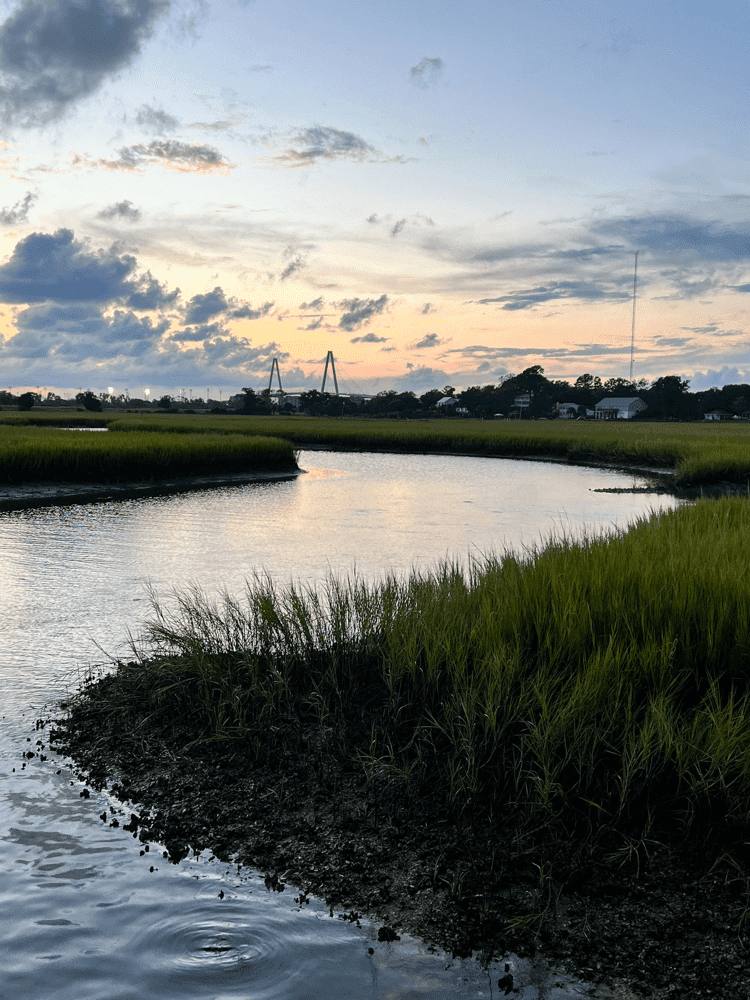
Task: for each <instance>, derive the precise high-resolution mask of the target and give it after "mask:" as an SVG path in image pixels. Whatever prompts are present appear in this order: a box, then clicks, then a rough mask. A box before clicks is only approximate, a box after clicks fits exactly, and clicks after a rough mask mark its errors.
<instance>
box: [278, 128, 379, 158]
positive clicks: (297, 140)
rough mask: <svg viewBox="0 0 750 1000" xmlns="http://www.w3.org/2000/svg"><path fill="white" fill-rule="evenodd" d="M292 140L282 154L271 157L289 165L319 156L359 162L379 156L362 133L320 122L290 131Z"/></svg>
mask: <svg viewBox="0 0 750 1000" xmlns="http://www.w3.org/2000/svg"><path fill="white" fill-rule="evenodd" d="M292 142H293V145H292V146H290V148H289V149H287V150H286V151H285V152H284V153H283V154H282V155H281V156H277V157H274V159H275V160H276V161H277V162H283V163H286V164H287V165H288V166H291V167H304V166H310V165H311V164H313V163H317V162H318V161H319V160H355V161H359V162H362V161H364V160H368V159H369V160H372V159H378V158H379V157H380V153H379V152H378V151H377V149H375V147H374V146H371V145H370V144H369V143H367V142H365V140H364V139H363V138H362V137H361V136H358V135H355V134H354V133H353V132H343V131H341V130H340V129H337V128H327V127H325V126H322V125H313V126H311V127H310V128H304V129H299V130H298V131H297V132H295V133H293V135H292Z"/></svg>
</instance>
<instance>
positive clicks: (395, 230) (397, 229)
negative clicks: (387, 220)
mask: <svg viewBox="0 0 750 1000" xmlns="http://www.w3.org/2000/svg"><path fill="white" fill-rule="evenodd" d="M405 225H406V219H399V220H398V222H397V223H396V225H395V226H394V227H393V229H391V236H394V237H395V236H398V234H399V233H400V232H401V230H402V229H403V228H404V226H405Z"/></svg>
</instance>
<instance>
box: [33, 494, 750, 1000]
mask: <svg viewBox="0 0 750 1000" xmlns="http://www.w3.org/2000/svg"><path fill="white" fill-rule="evenodd" d="M748 564H750V506H748V504H747V501H746V500H742V499H740V498H729V497H725V498H722V499H716V500H700V501H698V502H697V503H695V504H691V505H689V506H686V507H682V508H680V509H677V510H673V511H670V512H667V513H663V512H660V513H656V514H653V515H651V516H650V517H649V518H644V519H641V520H639V521H638V522H637V523H636V524H635V525H633V526H632V527H630V528H629V529H627V530H623V531H619V532H617V533H615V534H609V535H600V536H592V537H589V538H588V539H585V540H584V541H575V542H574V541H572V540H570V539H566V538H564V537H558V538H553V539H551V540H550V541H549V542H548V544H546V545H545V546H544V547H539V548H536V549H531V550H528V551H527V552H526V553H525V554H524V555H523V556H521V557H519V556H518V555H514V554H511V553H509V552H508V553H504V554H502V555H500V556H498V557H493V558H491V559H487V560H485V561H483V562H478V561H475V562H474V563H472V564H471V565H470V566H469V567H463V568H461V567H459V566H457V565H449V564H445V565H443V566H442V567H440V568H438V569H436V570H435V571H433V572H425V573H413V574H412V575H411V576H410V577H409V578H407V579H397V578H386V579H384V580H382V581H381V582H379V583H373V584H365V583H363V582H362V581H359V580H357V579H356V578H349V579H346V580H335V579H331V580H330V581H329V582H328V585H327V587H326V588H324V589H323V590H322V591H313V590H310V589H306V588H304V587H297V588H295V587H290V588H286V589H278V588H275V587H274V586H273V585H272V584H271V583H270V582H269V581H268V580H264V579H262V578H256V579H254V580H251V581H250V582H249V583H248V587H247V590H246V593H245V595H244V597H243V598H241V599H233V598H231V597H229V596H225V597H224V598H223V599H221V600H219V601H218V602H212V601H211V600H209V599H208V598H207V597H206V596H205V595H203V594H202V593H201V592H200V591H198V590H191V591H186V592H183V593H180V594H175V595H173V599H172V600H171V601H167V602H166V603H164V602H159V601H158V600H157V599H156V598H154V599H153V604H152V616H151V618H150V620H149V621H147V622H146V623H145V625H144V631H143V636H142V640H141V643H140V645H137V646H134V649H133V659H131V660H130V661H127V662H125V661H122V662H118V663H116V664H115V665H114V668H113V669H112V670H111V671H109V672H107V673H104V674H100V675H92V676H91V677H89V679H88V680H87V681H86V682H85V683H84V684H83V686H82V688H81V689H80V691H79V692H78V693H77V694H76V695H74V696H73V697H72V698H71V699H70V700H69V702H68V703H67V704H66V706H64V707H65V708H66V712H67V714H66V716H65V717H64V718H62V719H60V720H57V722H56V728H53V730H52V732H51V734H50V739H51V743H52V744H53V745H54V746H55V747H56V748H57V749H58V750H59V751H60V752H63V753H65V754H67V755H68V756H70V757H71V758H72V759H73V760H74V761H75V762H76V765H77V767H78V768H79V770H80V773H81V775H82V776H84V775H85V777H86V780H88V781H89V782H90V783H91V784H93V785H95V786H99V787H101V786H103V785H105V784H108V785H109V788H110V790H111V791H112V792H113V793H114V794H115V795H117V796H119V797H120V798H121V799H122V800H123V801H126V802H129V803H131V804H132V809H133V810H134V811H133V815H132V817H131V821H130V825H129V827H128V828H129V829H132V830H133V834H134V836H138V837H139V838H140V840H141V841H142V842H143V843H144V844H147V843H148V842H149V841H155V842H156V841H158V842H159V843H161V844H163V845H165V847H166V851H165V855H167V856H169V857H170V859H171V860H173V861H177V860H179V859H180V858H182V857H184V856H185V855H186V854H187V853H188V852H189V851H190V850H195V851H202V850H210V851H211V852H212V853H213V854H214V855H216V856H217V857H220V858H222V859H227V860H228V859H230V858H231V859H233V860H234V861H236V862H237V863H238V864H246V865H252V866H254V867H256V868H260V869H261V871H263V870H265V871H266V872H267V873H268V878H267V884H269V885H270V886H271V887H272V888H277V889H278V888H279V887H280V886H281V887H282V888H283V883H285V882H286V881H287V880H289V881H290V882H292V883H293V884H294V885H296V886H298V887H299V888H300V890H301V893H302V896H303V897H304V895H305V893H307V892H316V893H318V894H320V895H323V896H325V897H326V899H327V900H328V901H329V903H330V905H331V907H332V908H333V907H336V908H344V909H345V910H348V911H349V916H350V917H351V918H352V919H356V915H357V913H358V912H359V911H363V912H368V913H372V914H374V915H376V916H377V917H379V918H380V919H382V920H384V921H386V923H387V927H386V928H384V932H387V933H393V928H395V929H396V930H398V929H403V930H406V931H410V932H412V933H416V934H418V935H420V936H421V937H423V938H425V939H427V940H428V941H432V942H433V943H435V944H437V945H439V946H442V947H444V948H446V949H448V950H450V951H453V952H454V953H463V954H466V953H468V952H470V951H471V950H476V951H479V952H480V953H482V954H484V955H492V954H502V953H503V952H504V951H506V950H516V951H520V952H524V951H528V950H531V949H533V948H534V947H535V946H536V945H541V947H542V949H543V951H544V953H545V955H546V956H547V957H548V959H549V960H550V961H553V962H559V963H561V964H563V965H564V966H565V967H567V969H568V970H569V971H571V972H573V973H576V974H578V975H580V976H581V977H582V978H584V979H585V980H587V981H589V982H592V981H605V982H607V983H609V985H610V986H615V987H616V988H617V989H619V990H621V991H624V992H620V993H619V994H617V995H619V996H622V997H625V996H631V997H632V996H633V993H632V992H631V993H628V992H627V991H628V990H630V991H636V992H635V995H636V996H637V997H639V998H640V997H658V998H667V997H672V996H675V995H678V996H687V995H701V996H703V995H705V996H712V997H721V998H724V997H726V998H729V997H732V998H735V997H737V996H746V995H748V993H750V978H749V973H748V965H747V945H748V927H749V926H750V851H749V850H748V843H749V842H750V692H749V691H748V684H747V681H748V671H749V670H750V654H749V653H748V650H750V604H748V600H747V587H746V585H745V584H744V581H745V579H746V572H747V566H748Z"/></svg>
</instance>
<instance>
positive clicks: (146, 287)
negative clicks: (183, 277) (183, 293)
mask: <svg viewBox="0 0 750 1000" xmlns="http://www.w3.org/2000/svg"><path fill="white" fill-rule="evenodd" d="M132 287H133V291H132V292H131V293H130V295H128V297H127V298H126V299H125V305H127V306H130V308H131V309H141V310H147V309H150V310H154V309H166V308H169V307H170V306H173V305H174V304H175V303H176V302H177V299H178V298H179V297H180V289H179V288H175V289H174V291H171V292H168V291H167V289H166V286H164V285H162V284H161V282H159V281H157V280H156V278H155V277H154V276H153V275H152V274H151V272H150V271H147V272H146V273H145V274H144V275H142V276H141V277H139V278H137V279H136V280H135V281H134V282H133V283H132Z"/></svg>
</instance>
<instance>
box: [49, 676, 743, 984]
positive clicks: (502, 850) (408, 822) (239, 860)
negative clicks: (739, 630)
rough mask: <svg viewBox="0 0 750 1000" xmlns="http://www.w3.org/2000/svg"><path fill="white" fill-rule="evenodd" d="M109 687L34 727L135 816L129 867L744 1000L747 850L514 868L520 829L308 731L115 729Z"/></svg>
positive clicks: (631, 848) (600, 856)
mask: <svg viewBox="0 0 750 1000" xmlns="http://www.w3.org/2000/svg"><path fill="white" fill-rule="evenodd" d="M116 683H117V681H116V679H115V677H114V675H110V676H109V677H105V678H102V679H100V680H99V681H98V682H97V683H96V684H90V685H89V686H88V689H87V691H85V694H84V697H78V698H75V699H73V700H72V701H71V702H70V703H69V704H68V705H67V706H66V714H65V715H64V716H62V717H61V718H58V719H57V720H55V721H54V722H51V723H47V722H42V721H40V722H39V723H38V725H39V726H40V728H41V729H43V730H44V729H46V730H47V732H46V733H45V737H46V736H48V737H49V741H50V745H51V746H52V747H54V749H55V750H56V751H57V753H61V754H64V755H66V756H67V757H69V758H72V760H73V761H74V763H75V765H76V768H77V771H78V773H79V775H80V777H81V778H82V779H83V780H85V781H86V782H87V783H88V785H90V786H92V787H97V788H102V787H106V788H107V789H108V791H109V792H110V793H111V794H112V795H114V796H116V797H117V798H118V799H120V801H121V802H122V803H124V804H125V805H126V806H127V809H126V813H127V815H129V816H130V819H129V821H128V822H127V823H125V824H124V828H125V829H127V830H128V831H130V832H132V835H133V838H134V839H135V840H136V841H137V844H134V849H140V850H141V851H148V850H149V846H150V845H154V844H159V845H162V848H163V849H164V855H165V857H167V858H168V859H169V860H171V861H173V862H178V861H180V860H181V859H182V858H184V857H186V856H187V855H188V854H189V853H191V852H206V851H208V852H210V853H211V854H212V855H214V856H215V857H216V858H218V859H220V860H222V861H232V862H234V863H236V864H238V865H240V866H251V867H253V868H255V869H259V870H260V871H261V872H264V873H265V874H266V883H267V885H268V887H269V888H271V889H275V890H276V891H284V890H285V889H286V888H287V887H289V888H291V887H294V888H295V892H296V893H297V894H298V895H299V897H300V899H301V900H302V901H304V898H305V896H306V895H308V894H310V893H312V894H315V895H317V896H320V897H323V898H325V900H326V901H327V903H328V904H329V905H330V907H331V909H332V911H333V910H336V911H337V912H339V913H340V914H343V915H345V916H346V917H347V918H348V919H351V920H353V921H354V920H357V919H358V918H359V916H360V915H361V914H367V915H369V916H371V917H374V918H375V919H377V920H378V921H379V922H380V923H381V933H382V934H383V935H385V937H384V938H383V939H384V940H386V939H388V936H389V935H397V934H399V933H401V932H408V933H411V934H413V935H416V936H418V937H420V938H422V939H423V940H425V941H426V942H428V943H431V944H434V945H436V946H438V947H441V948H443V949H445V950H447V951H449V952H451V953H453V954H454V955H457V956H466V955H468V954H470V953H472V952H474V953H478V954H479V955H484V956H486V957H488V958H489V957H497V956H502V955H503V954H507V953H508V952H509V951H513V952H515V953H517V954H519V955H529V954H533V953H534V952H535V951H536V950H537V949H538V950H540V951H541V952H542V953H543V954H544V956H545V957H546V959H547V960H548V961H549V962H550V963H551V965H552V966H554V967H557V968H559V969H560V970H561V971H566V972H568V973H571V974H573V975H577V976H579V977H580V978H582V979H583V980H585V981H587V982H589V983H601V984H606V985H607V986H609V987H610V988H612V989H613V990H614V995H615V996H617V997H620V998H622V1000H626V998H628V1000H632V998H636V1000H646V998H648V1000H667V998H676V997H679V998H680V1000H687V998H691V1000H692V998H698V997H701V998H704V997H711V998H716V1000H730V998H731V1000H738V998H742V997H748V996H750V961H749V960H750V955H749V954H748V918H749V917H750V913H749V912H748V906H749V905H750V901H749V899H748V888H749V880H748V878H747V877H746V875H745V874H743V872H746V871H747V867H748V866H747V862H748V861H749V860H750V858H744V859H743V858H739V860H738V858H737V855H736V850H735V853H734V855H733V856H732V857H731V858H730V857H728V856H722V848H721V844H715V845H713V848H712V849H711V850H709V851H706V849H705V845H704V846H703V848H702V849H701V850H700V851H698V850H695V849H691V848H690V846H689V845H686V844H680V843H674V842H670V840H669V836H668V831H653V832H652V834H651V835H650V837H649V839H648V840H642V841H640V842H638V843H631V844H627V843H625V844H624V843H623V841H622V840H620V841H618V842H616V843H615V842H611V843H600V844H598V845H597V847H596V849H595V850H594V852H593V853H590V854H587V856H586V857H585V858H584V857H581V856H580V852H577V850H576V845H575V844H574V843H570V844H568V845H565V844H562V845H560V849H559V851H558V852H557V854H556V855H555V857H554V859H553V861H552V862H551V865H550V867H551V868H552V869H553V870H551V871H550V870H547V871H545V870H544V866H540V865H539V864H538V863H537V864H535V863H534V861H535V859H534V858H533V857H529V858H528V859H526V860H524V858H523V857H521V859H518V852H517V850H516V847H517V845H516V844H515V843H514V842H513V837H514V833H513V831H514V826H513V824H512V822H506V820H507V819H512V818H511V817H494V818H493V817H489V818H488V817H486V816H485V817H481V816H464V817H455V816H454V817H448V816H447V815H446V814H445V813H444V811H442V810H441V807H440V806H439V804H438V801H437V799H431V797H430V796H429V794H427V795H421V796H420V797H419V798H414V797H410V796H406V795H404V793H403V788H402V787H401V786H400V785H398V784H397V783H395V784H394V783H393V782H392V781H390V780H388V779H387V778H386V777H382V778H378V777H377V776H374V777H373V776H371V777H370V778H369V779H367V778H366V777H365V775H364V773H363V771H362V769H361V767H359V766H358V765H357V764H356V763H355V762H354V761H353V760H352V759H351V757H350V756H349V755H348V754H347V753H346V752H344V751H343V750H342V749H341V748H340V747H337V746H336V744H335V741H334V740H333V739H331V740H328V739H327V738H326V735H325V733H323V734H321V731H320V730H319V729H318V728H316V727H314V726H310V727H309V729H307V730H306V731H305V732H300V730H299V726H300V723H299V720H296V721H295V720H286V721H284V720H274V723H273V725H271V724H270V723H269V726H268V727H267V732H266V733H265V736H263V735H262V734H261V740H265V745H264V746H263V748H262V751H261V752H260V753H259V752H258V735H259V734H257V733H256V734H254V749H253V750H252V752H251V751H250V749H249V744H248V743H247V742H246V741H243V740H242V739H236V740H224V741H221V742H200V741H196V736H195V733H194V732H188V731H186V730H182V729H180V728H179V725H177V726H174V725H168V724H166V723H158V722H157V721H156V720H154V718H153V717H151V718H147V717H143V718H140V719H137V718H136V717H135V716H134V717H130V718H128V717H126V714H125V715H124V714H123V713H122V712H120V711H118V712H108V711H107V710H106V705H107V704H110V703H111V702H110V699H109V693H108V691H107V687H108V685H111V684H116ZM97 702H98V703H97ZM292 729H293V730H294V731H293V732H292V731H291V730H292ZM40 745H43V741H41V742H40ZM300 747H303V752H300ZM53 765H54V761H52V760H50V766H53ZM85 794H86V789H84V790H83V791H82V795H85ZM102 821H103V822H108V823H111V824H112V825H115V824H117V822H118V820H117V819H116V817H115V816H114V814H112V815H109V814H107V813H105V814H103V816H102ZM152 850H153V852H155V851H156V848H153V849H152ZM152 856H153V855H152ZM157 856H158V855H157ZM512 856H516V860H515V861H513V862H509V861H508V859H509V858H510V857H512ZM536 860H537V861H538V859H536ZM511 993H512V990H511Z"/></svg>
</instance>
